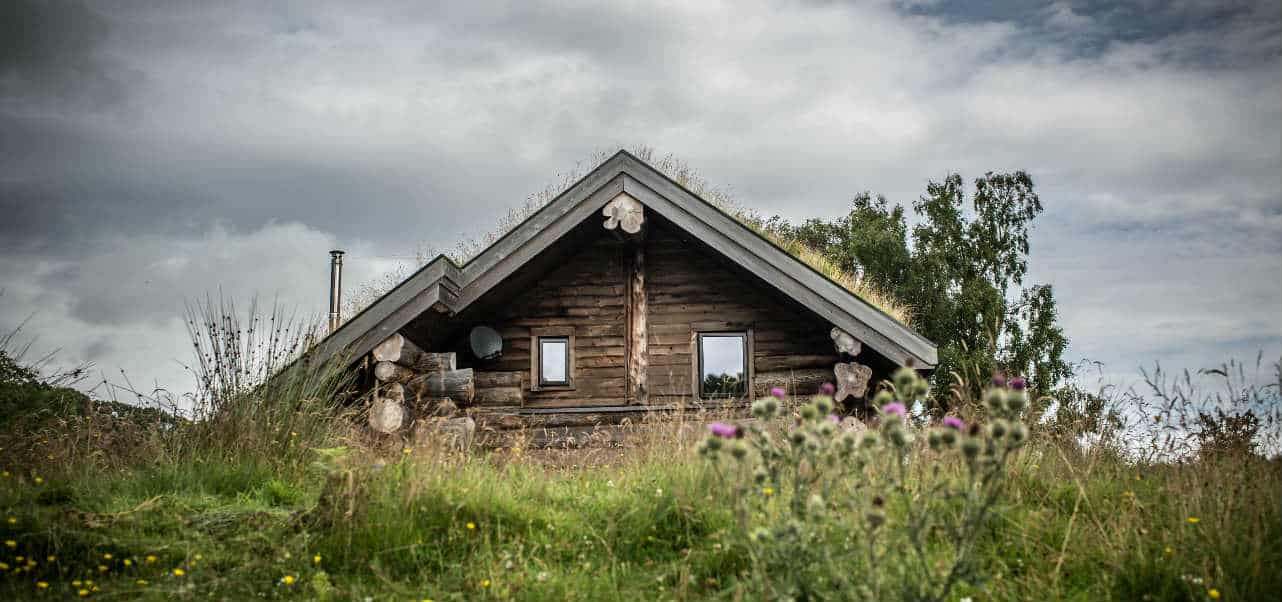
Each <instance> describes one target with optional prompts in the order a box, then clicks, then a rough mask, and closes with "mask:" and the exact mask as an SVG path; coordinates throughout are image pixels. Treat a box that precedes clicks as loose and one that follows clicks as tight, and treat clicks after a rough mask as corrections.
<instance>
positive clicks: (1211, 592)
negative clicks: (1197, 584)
mask: <svg viewBox="0 0 1282 602" xmlns="http://www.w3.org/2000/svg"><path fill="white" fill-rule="evenodd" d="M1206 595H1207V596H1208V597H1210V598H1211V599H1212V600H1219V599H1220V590H1218V589H1215V588H1214V587H1213V588H1211V589H1208V590H1206Z"/></svg>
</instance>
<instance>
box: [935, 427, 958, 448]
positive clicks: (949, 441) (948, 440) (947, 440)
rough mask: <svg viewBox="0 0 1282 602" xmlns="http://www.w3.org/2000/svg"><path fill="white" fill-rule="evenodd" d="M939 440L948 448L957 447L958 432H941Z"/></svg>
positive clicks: (951, 430) (945, 430) (949, 430)
mask: <svg viewBox="0 0 1282 602" xmlns="http://www.w3.org/2000/svg"><path fill="white" fill-rule="evenodd" d="M939 438H940V440H942V441H943V444H944V445H946V446H948V447H952V446H954V445H957V431H955V430H953V429H944V430H942V431H940V432H939Z"/></svg>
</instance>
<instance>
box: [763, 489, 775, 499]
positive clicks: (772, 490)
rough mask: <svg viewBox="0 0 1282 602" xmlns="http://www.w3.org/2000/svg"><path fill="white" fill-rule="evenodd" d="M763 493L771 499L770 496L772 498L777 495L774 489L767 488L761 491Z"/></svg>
mask: <svg viewBox="0 0 1282 602" xmlns="http://www.w3.org/2000/svg"><path fill="white" fill-rule="evenodd" d="M761 493H763V494H765V495H766V496H767V497H769V496H772V495H774V494H775V490H774V489H772V488H770V487H766V488H765V489H762V490H761Z"/></svg>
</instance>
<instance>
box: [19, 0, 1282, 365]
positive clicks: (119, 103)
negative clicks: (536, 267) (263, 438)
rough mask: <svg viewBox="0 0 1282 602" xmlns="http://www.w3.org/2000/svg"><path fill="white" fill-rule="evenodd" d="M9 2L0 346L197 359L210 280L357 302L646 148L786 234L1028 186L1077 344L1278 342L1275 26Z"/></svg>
mask: <svg viewBox="0 0 1282 602" xmlns="http://www.w3.org/2000/svg"><path fill="white" fill-rule="evenodd" d="M0 11H4V12H3V13H0V24H2V25H0V27H4V28H7V29H5V30H4V33H5V34H6V35H4V36H3V40H2V41H0V134H2V135H0V215H2V216H3V217H4V219H2V220H0V281H3V282H4V283H5V284H4V285H3V286H4V288H5V289H6V291H5V297H4V299H5V302H4V303H2V304H0V328H3V326H4V324H7V323H16V322H17V321H19V320H21V319H23V318H25V317H26V316H27V315H29V314H31V313H37V314H38V315H37V317H36V319H35V321H33V326H32V327H33V328H41V329H43V330H44V331H46V333H45V335H44V336H45V337H46V338H47V339H49V342H50V345H51V346H59V347H63V348H64V349H65V350H67V351H66V352H67V353H68V354H71V355H73V356H74V357H75V358H79V359H86V358H91V359H95V360H97V361H99V362H100V363H103V362H107V363H110V362H116V363H117V364H119V365H121V366H136V365H148V366H150V365H157V363H158V362H159V363H164V362H165V361H168V360H169V359H172V358H173V357H175V356H181V355H182V354H183V353H185V346H184V345H182V344H181V343H182V328H181V326H182V322H181V313H182V302H183V300H184V299H190V298H192V297H194V296H199V295H201V294H203V293H204V292H205V291H216V290H218V289H220V288H221V289H222V290H223V291H224V292H226V293H227V294H230V295H233V296H236V297H239V298H244V297H247V296H249V295H252V294H254V293H259V294H261V295H266V296H268V297H279V298H280V299H281V300H282V301H283V302H285V303H287V304H294V305H298V306H301V307H303V308H305V309H306V310H308V311H314V310H319V309H321V307H320V306H321V305H322V304H323V299H324V296H325V295H324V286H325V274H326V272H325V268H326V266H325V261H326V260H327V256H326V254H325V251H327V250H328V249H329V248H332V247H333V246H342V247H346V248H348V249H349V251H352V252H351V254H350V255H349V261H348V265H349V269H350V270H352V272H351V275H350V277H349V278H348V281H349V282H353V283H360V282H362V281H364V280H366V279H369V278H372V277H374V276H375V275H376V274H377V273H379V272H380V271H382V270H386V269H389V268H391V267H393V266H394V265H396V262H397V260H398V258H400V259H403V258H405V257H406V256H409V255H412V254H413V253H414V252H415V250H416V249H418V248H420V247H422V246H424V245H427V246H429V247H435V248H438V249H439V248H442V247H448V246H449V244H450V242H451V241H452V240H455V239H457V238H458V237H459V236H461V235H465V234H476V233H479V232H482V231H485V230H486V229H488V228H489V227H490V225H491V224H493V223H494V220H495V219H496V217H497V216H499V215H501V214H502V212H503V211H505V210H506V209H507V208H509V207H512V206H514V205H517V204H519V203H520V202H521V201H522V200H523V199H524V197H525V195H527V194H528V193H530V192H533V191H536V190H539V189H541V188H542V187H543V185H544V184H547V183H549V182H551V181H554V180H556V179H557V175H558V174H559V173H562V172H564V171H566V170H567V169H569V168H570V167H572V166H574V165H575V163H576V162H578V161H581V160H583V159H585V158H587V157H590V156H592V153H593V152H595V151H601V150H607V151H612V150H613V149H614V148H617V147H619V146H629V147H630V146H633V145H635V144H648V145H652V146H654V147H656V148H657V149H658V150H659V151H660V152H673V153H675V154H676V155H677V156H679V157H681V158H682V159H685V160H687V161H688V162H689V163H690V164H691V165H693V166H695V167H697V168H699V169H700V170H701V171H702V174H703V175H704V176H706V177H707V178H708V179H709V180H711V181H712V182H713V183H714V184H718V185H722V186H725V187H727V188H730V189H731V190H732V191H733V192H734V193H735V195H736V196H738V198H739V199H740V200H741V201H742V202H744V203H745V204H747V205H749V206H753V207H756V208H758V209H760V210H762V211H764V212H766V213H768V214H771V213H779V214H782V215H784V216H787V217H789V218H794V219H800V218H807V217H815V216H834V215H837V214H839V213H841V212H842V211H843V210H845V209H846V205H847V203H848V201H849V198H850V197H851V196H852V195H853V194H855V193H856V192H858V191H861V190H865V189H867V190H871V191H872V192H874V193H885V194H886V195H887V196H888V197H890V198H891V200H893V201H896V202H901V203H909V202H911V201H912V200H913V199H915V198H916V197H917V196H918V195H919V194H921V192H922V191H923V189H924V184H925V182H926V181H927V180H928V179H938V178H941V177H943V176H944V175H945V174H947V173H948V172H950V171H960V172H962V174H963V175H964V176H966V177H967V178H973V177H975V176H977V175H979V174H982V173H983V172H985V171H988V170H1009V169H1027V170H1029V171H1031V172H1032V174H1033V175H1034V178H1035V179H1036V181H1037V185H1038V190H1039V192H1040V193H1041V195H1042V199H1043V202H1044V203H1045V205H1046V207H1047V211H1046V213H1045V214H1044V216H1043V217H1042V218H1039V223H1038V225H1037V229H1036V232H1035V238H1034V241H1033V245H1034V256H1033V260H1032V269H1033V275H1034V276H1035V277H1036V279H1038V280H1039V281H1047V282H1051V283H1054V284H1055V285H1056V293H1057V296H1059V297H1060V298H1061V299H1062V300H1063V308H1062V311H1061V313H1062V315H1063V316H1064V318H1065V321H1066V323H1067V324H1069V325H1070V328H1069V334H1070V336H1071V337H1072V338H1073V352H1074V353H1076V354H1079V355H1084V356H1089V357H1092V358H1096V359H1102V360H1105V361H1108V362H1110V363H1119V362H1120V363H1121V364H1122V365H1121V366H1119V367H1118V369H1119V370H1121V371H1127V370H1129V369H1130V368H1131V367H1133V366H1134V365H1136V364H1138V363H1140V362H1141V361H1148V360H1150V359H1154V358H1155V357H1156V355H1158V354H1165V355H1166V356H1171V357H1173V356H1174V355H1179V354H1174V355H1172V351H1171V350H1172V349H1175V348H1177V347H1179V346H1181V345H1184V349H1185V350H1184V351H1182V352H1181V353H1182V355H1181V356H1180V357H1182V358H1183V359H1181V360H1180V361H1185V360H1187V362H1188V363H1190V364H1193V363H1196V362H1195V360H1198V358H1201V359H1203V360H1204V359H1206V358H1210V357H1213V356H1214V357H1218V355H1219V354H1221V353H1224V352H1233V353H1237V352H1239V351H1241V350H1242V349H1244V348H1246V347H1248V346H1251V345H1257V346H1258V345H1259V344H1260V336H1261V335H1260V334H1259V333H1260V332H1261V331H1264V332H1266V333H1269V334H1267V335H1266V336H1265V339H1266V340H1273V341H1275V342H1276V341H1277V340H1278V338H1279V337H1277V336H1276V335H1278V334H1279V333H1282V315H1280V314H1279V311H1278V310H1277V306H1278V305H1279V304H1280V303H1282V285H1279V284H1278V283H1277V279H1276V268H1277V265H1278V264H1279V263H1282V248H1280V245H1282V243H1279V242H1278V241H1279V240H1282V198H1280V197H1279V193H1278V190H1279V189H1282V181H1280V180H1279V176H1278V175H1277V174H1278V172H1279V168H1280V167H1282V143H1280V142H1279V140H1280V139H1282V106H1280V105H1279V103H1278V102H1277V99H1278V97H1279V95H1282V72H1280V70H1279V69H1278V63H1279V48H1280V47H1282V43H1280V42H1279V40H1280V39H1282V33H1280V32H1279V20H1282V16H1280V15H1279V14H1278V11H1277V10H1276V5H1275V4H1269V3H1264V2H1257V3H1228V4H1224V3H1198V2H1161V3H1137V4H1131V5H1124V6H1120V7H1119V6H1115V5H1113V4H1111V3H1103V2H1099V3H1083V2H1073V3H1067V2H1048V3H1009V4H998V3H986V2H984V3H975V2H964V3H961V2H958V3H953V2H898V3H876V2H872V3H869V2H859V3H849V4H840V3H790V2H783V3H755V2H739V3H733V4H729V3H728V4H718V3H702V2H701V3H682V2H676V3H672V4H649V3H646V4H640V3H638V4H619V3H611V4H593V5H590V6H572V5H569V4H567V3H559V2H554V3H541V2H496V3H483V2H466V3H441V4H435V3H422V2H408V1H407V2H383V3H356V4H353V3H347V2H271V3H262V2H227V3H224V2H203V3H174V2H155V3H110V4H104V3H85V4H76V3H32V2H18V3H13V2H10V3H5V4H4V5H3V8H0ZM587 167H590V166H587ZM1173 258H1177V259H1178V261H1176V260H1174V259H1173ZM1270 273H1272V274H1273V277H1272V278H1271V279H1270V278H1269V277H1268V274H1270ZM1235 291H1236V292H1235ZM1217 307H1219V308H1228V309H1226V310H1223V311H1217V309H1216V308H1217ZM1181 323H1184V324H1187V325H1188V327H1187V328H1180V327H1178V326H1173V325H1178V324H1181ZM139 341H140V342H142V343H139V344H131V343H134V342H139ZM1274 346H1275V347H1276V346H1277V345H1274ZM162 360H163V361H162ZM1198 361H1200V360H1198ZM170 363H172V362H170ZM1194 367H1196V366H1194ZM166 376H173V373H170V374H167V375H166ZM158 378H160V377H158ZM161 380H164V378H161Z"/></svg>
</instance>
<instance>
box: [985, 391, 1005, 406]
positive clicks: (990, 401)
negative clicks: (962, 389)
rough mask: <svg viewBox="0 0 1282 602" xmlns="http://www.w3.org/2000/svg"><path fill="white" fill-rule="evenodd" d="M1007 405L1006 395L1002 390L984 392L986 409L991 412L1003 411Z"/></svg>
mask: <svg viewBox="0 0 1282 602" xmlns="http://www.w3.org/2000/svg"><path fill="white" fill-rule="evenodd" d="M1004 403H1005V394H1004V393H1003V391H1002V390H1001V389H989V390H987V391H984V407H986V408H988V409H989V410H991V411H998V410H1001V409H1002V406H1003V405H1004Z"/></svg>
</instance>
